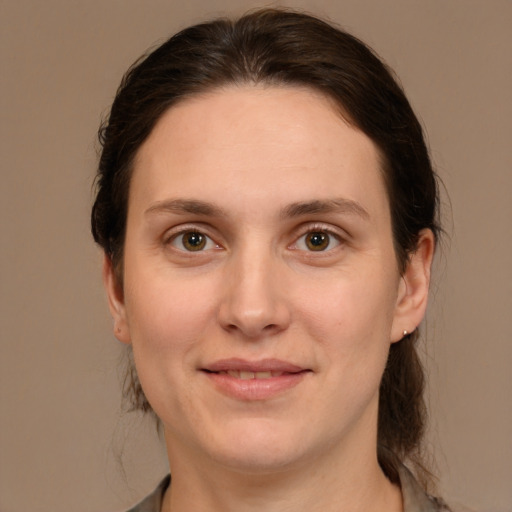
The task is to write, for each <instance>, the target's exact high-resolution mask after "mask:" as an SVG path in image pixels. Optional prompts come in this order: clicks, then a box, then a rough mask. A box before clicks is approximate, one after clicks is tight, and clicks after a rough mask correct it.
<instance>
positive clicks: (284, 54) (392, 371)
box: [91, 9, 440, 483]
mask: <svg viewBox="0 0 512 512" xmlns="http://www.w3.org/2000/svg"><path fill="white" fill-rule="evenodd" d="M248 85H249V86H250V85H263V86H275V87H306V88H309V89H312V90H315V91H318V92H321V93H323V94H324V95H325V96H326V97H328V98H330V99H331V100H332V101H333V108H336V109H337V110H338V111H339V115H340V116H341V117H343V118H344V119H345V120H346V121H347V122H349V123H350V124H352V125H353V126H355V127H357V128H358V129H360V130H361V131H362V132H363V133H365V134H366V135H367V136H368V137H369V138H370V139H371V140H372V141H373V142H374V143H375V145H376V146H377V148H378V151H379V154H380V158H381V167H382V173H383V179H384V182H385V185H386V191H387V194H388V199H389V205H390V213H391V223H392V232H393V242H394V248H395V253H396V258H397V264H398V268H399V270H400V272H401V273H403V272H404V271H405V269H406V267H407V263H408V258H409V255H410V254H411V253H412V252H414V250H415V248H416V245H417V242H418V237H419V233H420V231H421V230H422V229H424V228H428V229H431V230H432V232H433V233H434V235H435V236H436V237H438V235H439V231H440V228H439V223H438V203H439V201H438V188H437V181H436V176H435V173H434V171H433V169H432V165H431V162H430V158H429V153H428V150H427V147H426V144H425V139H424V136H423V131H422V128H421V125H420V123H419V122H418V120H417V118H416V116H415V115H414V112H413V110H412V108H411V107H410V105H409V102H408V100H407V98H406V97H405V95H404V93H403V91H402V89H401V87H400V86H399V85H398V83H397V81H396V80H395V79H394V77H393V73H392V72H391V71H390V70H389V69H388V68H387V66H386V65H385V64H383V62H382V61H381V60H380V59H379V58H378V57H377V56H376V54H375V53H374V52H373V51H372V50H371V49H370V48H368V47H367V46H366V45H365V44H364V43H362V42H361V41H360V40H358V39H357V38H356V37H354V36H352V35H350V34H348V33H346V32H345V31H343V30H340V29H339V28H336V27H334V26H333V25H331V24H329V23H327V22H325V21H323V20H320V19H318V18H316V17H314V16H310V15H307V14H303V13H299V12H293V11H289V10H282V9H263V10H258V11H254V12H250V13H248V14H246V15H244V16H242V17H241V18H239V19H237V20H234V21H233V20H229V19H224V18H222V19H216V20H213V21H210V22H206V23H202V24H199V25H195V26H192V27H189V28H186V29H185V30H183V31H181V32H179V33H178V34H176V35H174V36H173V37H171V38H170V39H169V40H168V41H166V42H165V43H163V44H162V45H161V46H159V47H158V48H156V49H155V50H154V51H152V52H151V53H149V54H148V55H147V56H145V57H143V58H142V59H140V60H138V61H137V62H136V63H135V64H134V65H133V66H132V68H131V69H130V70H129V71H128V72H127V74H126V75H125V76H124V78H123V80H122V83H121V85H120V87H119V89H118V91H117V95H116V98H115V101H114V103H113V105H112V108H111V112H110V116H109V117H108V119H107V120H106V122H105V123H104V124H103V126H102V127H101V129H100V132H99V138H100V143H101V146H102V151H101V156H100V162H99V168H98V174H97V181H96V186H97V188H96V200H95V202H94V205H93V209H92V216H91V221H92V232H93V236H94V239H95V240H96V242H97V243H98V244H99V245H100V246H101V247H102V248H103V250H104V251H105V254H106V255H107V256H108V258H110V260H111V262H112V265H113V267H114V269H115V271H116V277H117V279H118V285H119V286H120V287H122V275H123V270H122V268H123V245H124V237H125V230H126V217H127V209H128V192H129V187H130V178H131V173H132V170H133V169H132V167H133V161H134V158H135V155H136V154H137V151H138V150H139V148H140V147H141V145H142V144H143V142H144V141H145V140H146V139H147V137H148V136H149V134H150V133H151V131H152V129H153V128H154V126H155V124H156V123H157V122H158V120H159V119H160V118H161V116H162V115H163V114H164V113H165V112H166V111H167V110H168V109H169V108H171V107H172V106H173V105H176V104H177V103H178V102H181V101H185V100H186V99H187V98H189V97H193V96H195V95H198V94H201V93H205V92H208V91H212V90H215V89H219V88H222V87H227V86H248ZM417 337H418V330H416V331H414V332H413V333H408V334H406V335H405V336H404V338H403V339H402V340H401V341H399V342H397V343H394V344H392V345H391V348H390V353H389V357H388V361H387V365H386V369H385V372H384V376H383V378H382V382H381V387H380V399H379V419H378V421H379V424H378V456H379V462H380V464H381V466H382V468H383V469H384V471H385V473H386V474H387V475H388V477H389V478H390V479H391V480H392V481H393V482H397V481H398V474H397V469H396V467H397V463H398V462H403V461H404V460H405V459H409V460H410V461H412V463H413V465H415V467H416V470H417V473H419V476H420V478H421V479H422V480H423V483H426V478H425V476H426V473H425V471H424V464H423V461H422V456H421V439H422V436H423V433H424V428H425V415H426V413H425V405H424V399H423V391H424V374H423V370H422V366H421V363H420V360H419V358H418V355H417V351H416V348H415V342H416V340H417ZM130 368H131V370H130V369H129V371H128V373H127V379H126V382H125V391H126V392H127V393H128V394H129V395H130V399H131V400H132V405H133V408H135V409H141V410H143V411H150V410H151V407H150V405H149V404H148V402H147V400H146V398H145V397H144V394H143V391H142V388H141V386H140V384H139V383H138V380H137V377H136V372H135V369H134V368H133V367H131V366H130Z"/></svg>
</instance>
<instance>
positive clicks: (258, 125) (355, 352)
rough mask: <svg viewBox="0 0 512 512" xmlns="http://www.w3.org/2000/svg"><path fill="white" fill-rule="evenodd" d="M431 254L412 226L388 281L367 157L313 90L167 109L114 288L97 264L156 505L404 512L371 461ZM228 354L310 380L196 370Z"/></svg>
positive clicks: (387, 249)
mask: <svg viewBox="0 0 512 512" xmlns="http://www.w3.org/2000/svg"><path fill="white" fill-rule="evenodd" d="M298 204H300V205H301V206H300V207H298V206H297V205H298ZM206 206H207V207H206ZM312 206H316V207H317V208H316V209H315V208H312ZM318 206H320V207H319V208H318ZM190 231H193V232H200V233H201V236H203V237H207V238H203V240H205V241H206V245H205V246H204V248H202V250H198V251H191V250H189V249H190V245H189V246H185V245H184V244H183V242H184V240H185V241H187V240H188V239H189V238H186V237H185V238H184V236H183V233H186V232H188V233H190ZM311 233H320V234H321V235H323V236H324V237H325V240H326V241H327V242H326V246H325V247H323V246H322V247H323V249H324V250H321V251H314V250H311V244H310V245H309V246H308V240H309V241H311ZM187 236H188V235H187ZM433 249H434V241H433V236H432V233H431V232H430V231H428V230H425V231H423V232H422V233H421V236H420V241H419V244H418V249H417V251H416V252H415V253H414V254H413V255H411V259H410V263H409V265H408V267H407V270H406V272H405V273H404V274H403V275H400V274H399V271H398V266H397V261H396V256H395V253H394V250H393V240H392V234H391V221H390V213H389V204H388V198H387V195H386V191H385V187H384V182H383V178H382V173H381V169H380V158H379V153H378V150H377V148H376V147H375V145H374V144H373V142H372V141H371V140H370V139H369V138H368V137H367V136H366V135H364V134H363V133H362V132H361V131H360V130H358V129H357V128H355V127H353V126H351V125H350V124H349V123H347V122H346V121H345V120H344V119H343V118H342V117H341V116H340V114H339V113H338V112H337V110H336V109H335V107H334V106H333V104H332V103H331V102H330V101H329V100H328V99H326V98H325V97H323V96H322V95H320V94H318V93H316V92H314V91H310V90H307V89H302V88H277V87H267V88H263V87H253V86H245V87H238V88H235V87H232V88H229V89H221V90H216V91H213V92H211V93H208V94H205V95H202V96H197V97H195V98H191V99H187V100H185V101H183V102H182V103H180V104H178V105H176V106H174V107H172V108H171V109H170V110H169V111H167V112H166V113H165V114H164V115H163V116H162V118H161V119H160V120H159V122H158V123H157V125H156V127H155V128H154V130H153V132H152V133H151V135H150V136H149V138H148V139H147V140H146V141H145V143H144V144H143V146H142V147H141V148H140V150H139V152H138V154H137V157H136V161H135V165H134V173H133V177H132V182H131V186H130V195H129V208H128V218H127V231H126V241H125V253H124V268H123V278H124V284H123V289H121V288H120V287H119V286H118V284H117V282H116V278H115V272H114V271H113V269H112V266H111V263H110V261H109V260H108V258H105V265H104V280H105V285H106V289H107V292H108V296H109V304H110V309H111V312H112V315H113V317H114V321H115V333H116V336H117V338H118V339H119V340H121V341H123V342H124V343H131V344H132V346H133V352H134V358H135V363H136V367H137V371H138V374H139V378H140V381H141V383H142V386H143V388H144V391H145V394H146V396H147V398H148V400H149V402H150V403H151V405H152V407H153V408H154V410H155V412H156V414H157V415H158V416H159V418H160V419H161V421H162V423H163V427H164V433H165V439H166V443H167V449H168V455H169V460H170V464H171V470H172V476H173V481H172V486H171V489H172V491H171V492H168V493H167V494H166V497H165V502H164V510H165V511H167V510H172V511H173V512H179V511H181V510H199V511H202V510H205V511H206V510H209V511H210V510H211V511H215V510H219V511H220V510H222V511H252V510H260V511H261V510H266V511H272V510H280V511H286V510H293V511H295V512H297V511H301V510H308V511H312V510H313V511H314V510H322V511H331V510H333V511H334V510H336V511H340V510H351V511H358V510H361V511H362V510H365V511H372V510H380V511H383V510H384V511H400V510H402V502H401V495H400V491H399V489H398V488H396V487H395V486H393V485H392V484H391V483H390V482H389V481H388V480H387V479H386V477H385V476H384V474H383V473H382V471H381V469H380V467H379V465H378V462H377V455H376V437H377V406H378V390H379V383H380V379H381V376H382V373H383V371H384V367H385V363H386V359H387V355H388V351H389V347H390V344H391V343H393V342H396V341H398V340H400V339H401V338H402V336H403V334H402V333H403V331H404V329H406V330H408V331H409V332H410V331H412V330H414V329H415V328H416V326H417V325H418V324H419V323H420V321H421V319H422V317H423V315H424V312H425V307H426V302H427V294H428V285H429V278H430V264H431V260H432V253H433ZM233 357H236V358H240V359H243V360H249V361H261V360H263V359H267V358H272V359H279V360H281V361H286V362H289V363H293V364H294V365H296V366H298V367H300V368H301V369H305V370H307V371H305V372H304V374H303V377H302V378H301V379H300V380H299V382H298V383H297V384H295V385H293V386H292V387H290V388H287V389H285V390H284V391H282V392H279V393H276V394H273V395H271V396H269V397H267V398H263V399H250V398H249V399H247V397H245V398H243V399H242V398H239V397H234V396H230V395H229V394H226V393H225V392H223V391H222V390H219V388H218V386H216V384H215V383H214V382H212V379H211V378H210V376H209V375H208V374H207V373H205V372H204V371H203V370H204V368H208V367H209V365H211V364H212V363H214V362H215V361H218V360H221V359H227V358H233Z"/></svg>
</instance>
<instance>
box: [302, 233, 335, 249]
mask: <svg viewBox="0 0 512 512" xmlns="http://www.w3.org/2000/svg"><path fill="white" fill-rule="evenodd" d="M304 241H305V243H306V246H307V248H308V249H309V250H310V251H325V250H326V249H327V248H328V247H329V243H330V241H331V237H330V236H329V235H328V234H327V233H324V232H322V231H314V232H312V233H308V234H307V235H306V237H305V240H304Z"/></svg>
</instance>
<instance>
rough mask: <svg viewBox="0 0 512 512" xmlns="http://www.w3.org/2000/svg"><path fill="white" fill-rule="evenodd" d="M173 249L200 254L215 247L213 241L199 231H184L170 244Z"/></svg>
mask: <svg viewBox="0 0 512 512" xmlns="http://www.w3.org/2000/svg"><path fill="white" fill-rule="evenodd" d="M170 244H171V245H172V246H173V247H176V249H179V250H181V251H186V252H200V251H204V250H205V249H213V248H215V247H217V245H216V244H215V243H214V242H213V240H212V239H211V238H210V237H209V236H206V235H205V234H204V233H201V232H200V231H184V232H182V233H179V234H178V235H176V236H175V237H174V238H173V239H172V240H171V242H170Z"/></svg>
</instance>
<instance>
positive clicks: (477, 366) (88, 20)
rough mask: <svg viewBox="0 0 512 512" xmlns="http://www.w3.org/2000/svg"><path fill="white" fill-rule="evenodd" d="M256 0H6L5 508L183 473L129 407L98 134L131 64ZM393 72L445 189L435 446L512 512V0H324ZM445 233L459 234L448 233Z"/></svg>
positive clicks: (474, 489)
mask: <svg viewBox="0 0 512 512" xmlns="http://www.w3.org/2000/svg"><path fill="white" fill-rule="evenodd" d="M261 5H262V4H261V3H255V2H252V1H249V0H248V1H242V0H238V1H235V0H214V1H211V0H210V1H207V0H189V1H188V2H181V1H180V2H177V1H174V0H167V1H164V0H89V1H87V0H82V1H76V0H45V1H44V2H43V1H39V0H1V1H0V23H1V36H0V37H1V90H0V101H1V113H2V121H1V134H0V135H1V136H0V144H1V147H0V156H1V173H2V174H1V178H2V179H1V185H2V187H1V189H2V196H1V202H0V204H1V215H0V222H1V244H2V249H1V251H2V260H1V265H0V272H1V276H0V277H1V315H2V318H1V337H2V339H1V359H0V379H1V382H0V383H1V394H0V407H1V409H0V510H1V512H26V511H28V510H30V511H33V512H38V511H48V512H50V511H51V512H69V511H70V510H72V511H74V512H99V511H103V512H104V511H108V510H122V509H123V507H127V506H128V505H129V504H131V503H133V502H134V501H136V500H137V499H139V498H140V497H141V496H142V495H144V494H145V493H147V492H148V491H149V490H150V489H151V488H152V487H153V486H154V485H155V484H156V483H157V482H158V481H159V479H160V478H161V476H162V475H163V474H164V473H165V472H166V471H167V468H166V463H165V459H164V457H163V453H162V447H161V445H160V444H159V440H158V435H157V433H156V431H155V428H154V425H152V423H151V422H147V421H144V420H142V419H141V418H140V417H138V416H136V415H130V414H128V415H127V414H122V413H121V409H120V384H119V375H118V374H119V371H118V368H119V364H120V363H119V361H120V358H121V355H122V351H123V348H124V347H121V346H120V344H119V343H117V342H116V341H115V340H114V338H113V335H112V325H111V320H110V318H109V315H108V313H107V307H106V301H105V298H104V294H103V290H102V285H101V279H100V255H99V252H98V250H97V249H96V248H95V246H94V244H93V242H92V239H91V237H90V234H89V225H88V215H89V209H90V205H91V198H92V193H91V189H92V181H93V175H94V171H95V165H96V142H95V134H96V130H97V127H98V125H99V122H100V120H101V118H102V116H103V115H104V114H105V113H106V111H107V110H108V107H109V105H110V102H111V101H112V99H113V95H114V93H115V89H116V87H117V85H118V83H119V81H120V79H121V76H122V74H123V72H124V71H125V70H126V68H127V67H128V66H129V65H130V64H131V63H132V62H133V61H134V60H135V59H136V58H137V57H138V56H139V55H140V54H141V53H143V52H144V51H145V50H146V49H147V48H148V47H150V46H152V45H154V44H155V43H156V42H159V41H160V42H162V41H163V40H164V39H165V38H166V37H168V36H169V35H170V34H171V33H172V32H174V31H176V30H177V29H180V28H183V27H185V26H187V25H189V24H191V23H194V22H198V21H202V20H204V19H207V18H210V17H212V16H216V15H220V14H240V13H242V12H244V11H245V10H246V9H247V8H251V7H256V6H261ZM273 5H289V6H293V7H297V8H302V9H306V10H308V11H311V12H314V13H317V14H320V15H322V16H325V17H328V18H330V19H331V20H333V21H335V22H337V23H339V24H341V25H342V26H344V27H345V28H347V29H348V30H349V31H352V32H353V33H354V34H355V35H357V36H359V37H361V38H362V39H363V40H365V41H366V42H368V43H369V44H370V45H371V46H373V47H374V48H375V49H376V50H377V51H378V53H379V54H380V55H381V56H382V57H383V58H384V59H385V60H386V61H387V62H388V63H389V64H390V65H391V66H392V67H393V68H394V69H395V71H396V72H397V73H398V75H399V76H400V78H401V81H402V83H403V85H404V87H405V89H406V91H407V93H408V96H409V98H410V100H411V102H412V104H413V106H414V108H415V110H416V111H417V112H418V114H419V116H420V117H421V119H422V122H423V123H424V125H425V126H426V128H427V132H428V137H429V142H430V145H431V148H432V155H433V158H434V160H435V162H436V165H437V168H438V171H439V174H440V176H441V177H442V179H443V181H444V183H445V185H446V187H447V189H448V191H449V197H450V200H451V205H450V204H449V201H448V199H447V196H446V195H444V201H443V202H444V211H445V213H444V218H445V225H446V228H447V231H448V235H449V241H447V242H446V243H445V244H444V247H443V248H442V249H441V252H440V254H439V256H440V257H439V258H438V261H437V264H436V277H435V282H434V289H433V293H432V297H431V299H432V303H431V306H430V311H429V322H428V326H427V327H428V329H427V330H426V342H425V354H424V360H425V364H426V366H427V369H428V373H429V379H430V390H429V394H428V400H429V403H430V408H431V416H432V424H431V430H430V432H429V437H428V440H429V445H430V446H431V448H432V451H433V453H434V454H435V456H436V459H437V473H438V475H439V477H440V483H439V488H440V490H441V491H442V493H443V494H444V495H445V497H447V498H449V499H452V500H455V501H458V502H462V503H465V504H466V505H467V506H469V507H471V508H473V509H475V510H478V511H485V512H506V511H508V512H510V511H511V510H512V485H511V482H512V479H511V476H512V442H511V437H512V436H511V434H512V401H511V395H512V377H511V375H512V372H511V370H510V368H511V367H512V339H511V331H510V326H511V316H512V299H511V297H512V229H511V224H512V206H511V205H512V197H511V190H512V151H511V146H512V145H511V135H512V130H511V128H512V126H511V119H512V101H511V98H510V92H511V91H512V69H511V68H512V66H511V60H510V55H511V50H512V30H511V27H512V2H510V0H502V1H500V0H486V1H483V0H481V1H474V0H428V1H426V0H422V1H414V0H410V1H405V0H317V1H315V2H313V1H308V0H304V1H290V2H285V3H284V4H283V3H277V4H276V3H275V4H273ZM447 240H448V239H447Z"/></svg>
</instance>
